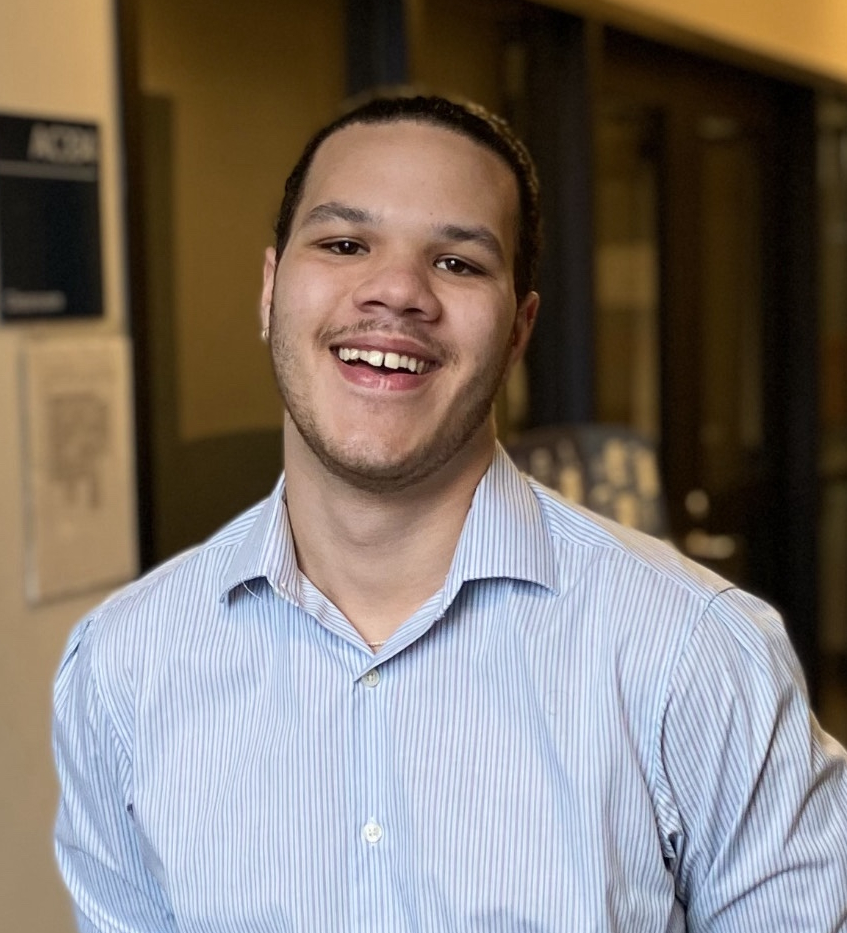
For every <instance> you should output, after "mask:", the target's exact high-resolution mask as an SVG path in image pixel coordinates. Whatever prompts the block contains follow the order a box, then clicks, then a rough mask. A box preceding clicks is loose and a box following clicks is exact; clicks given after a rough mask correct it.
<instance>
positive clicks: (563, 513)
mask: <svg viewBox="0 0 847 933" xmlns="http://www.w3.org/2000/svg"><path fill="white" fill-rule="evenodd" d="M526 481H527V483H528V484H529V487H530V489H531V490H532V492H533V494H534V496H535V499H536V501H537V503H538V505H539V509H540V513H541V515H542V520H543V522H544V525H545V528H546V531H547V534H548V539H549V542H550V546H551V548H552V550H553V552H554V553H555V555H556V557H557V560H558V563H559V568H560V572H561V573H562V574H563V575H565V576H568V575H569V569H570V568H572V567H574V566H575V565H576V566H578V567H580V568H581V569H582V572H583V573H584V574H585V575H586V576H587V577H589V578H592V579H594V580H598V579H600V578H602V581H603V582H605V583H607V584H609V585H611V584H613V587H612V588H613V590H614V592H616V593H626V594H627V598H629V599H635V600H636V604H638V601H640V600H644V599H646V600H649V601H650V602H651V603H652V604H653V608H654V610H656V609H658V608H660V606H662V605H667V604H670V605H674V606H679V607H682V606H688V607H690V608H691V610H693V611H696V610H697V609H699V611H701V612H702V611H704V610H705V608H706V606H707V605H708V604H709V603H711V602H712V601H713V600H714V599H715V598H716V597H718V596H719V595H720V594H722V593H724V592H726V591H728V590H731V589H733V584H732V583H730V582H729V581H728V580H726V579H724V578H723V577H721V576H719V575H718V574H716V573H714V572H712V571H711V570H709V569H708V568H706V567H703V566H702V565H700V564H697V563H695V562H694V561H692V560H690V559H689V558H687V557H686V556H685V555H684V554H682V553H681V552H680V551H679V549H678V548H677V547H676V546H675V545H674V544H673V543H672V542H670V541H667V540H663V539H660V538H657V537H653V536H651V535H648V534H645V533H644V532H641V531H638V530H636V529H634V528H627V527H624V526H623V525H620V524H618V523H617V522H615V521H613V520H611V519H608V518H604V517H602V516H600V515H597V514H596V513H594V512H592V511H590V510H589V509H587V508H584V507H583V506H580V505H576V504H574V503H572V502H569V501H567V500H565V499H563V498H562V497H561V496H559V495H558V494H557V493H555V492H553V491H552V490H550V489H548V488H547V487H545V486H542V485H541V484H540V483H538V482H536V481H535V480H533V479H530V478H527V480H526Z"/></svg>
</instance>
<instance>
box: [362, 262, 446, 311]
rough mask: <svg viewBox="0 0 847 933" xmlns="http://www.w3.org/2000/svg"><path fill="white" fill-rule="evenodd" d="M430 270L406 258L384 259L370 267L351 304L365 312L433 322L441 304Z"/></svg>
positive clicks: (420, 263) (425, 265)
mask: <svg viewBox="0 0 847 933" xmlns="http://www.w3.org/2000/svg"><path fill="white" fill-rule="evenodd" d="M430 272H431V270H430V268H429V266H428V264H427V263H425V262H424V261H422V260H419V259H416V258H413V257H408V256H384V257H382V258H381V259H380V260H379V261H378V262H377V263H375V264H373V265H370V266H369V268H368V270H367V272H366V275H365V277H364V278H363V279H362V281H361V282H359V284H358V285H357V286H356V288H355V290H354V292H353V302H354V304H355V305H356V307H357V308H358V309H359V310H360V311H362V312H365V313H370V314H373V313H375V312H379V311H386V310H387V311H390V312H392V313H393V314H403V315H406V314H411V315H416V316H418V317H419V318H421V319H422V320H427V321H434V320H437V318H438V317H440V315H441V302H440V300H439V298H438V296H437V295H436V294H435V292H434V291H433V288H432V283H431V281H430Z"/></svg>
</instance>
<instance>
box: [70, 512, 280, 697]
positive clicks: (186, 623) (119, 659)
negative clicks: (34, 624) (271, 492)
mask: <svg viewBox="0 0 847 933" xmlns="http://www.w3.org/2000/svg"><path fill="white" fill-rule="evenodd" d="M262 505H263V503H257V504H256V505H254V506H253V507H251V508H250V509H249V510H247V511H246V512H244V513H243V514H241V515H239V516H238V517H237V518H235V519H233V520H232V521H231V522H229V523H228V524H227V525H225V526H224V527H223V528H221V529H220V530H219V531H217V532H216V533H215V534H214V535H212V536H211V537H210V538H209V539H208V540H207V541H205V542H203V543H202V544H199V545H197V546H195V547H192V548H189V549H188V550H185V551H183V552H181V553H179V554H177V555H175V556H173V557H171V558H170V559H169V560H167V561H165V562H164V563H163V564H160V565H159V566H157V567H155V568H154V569H152V570H150V571H149V572H148V573H146V574H145V575H144V576H142V577H140V578H139V579H138V580H135V581H134V582H132V583H130V584H128V585H127V586H124V587H122V588H121V589H119V590H117V591H116V592H114V593H113V594H112V595H111V596H109V597H108V598H107V599H106V600H104V601H103V602H102V603H101V604H100V605H99V606H97V607H96V608H95V609H93V610H92V611H91V612H90V613H88V614H87V615H86V616H85V617H84V618H83V619H82V620H81V621H80V622H79V624H78V625H77V626H76V627H75V629H74V631H73V632H72V633H71V636H70V639H69V642H68V645H67V648H66V651H65V656H64V658H63V661H62V665H61V668H60V671H61V670H63V669H64V668H65V667H66V666H67V665H68V664H69V662H70V661H72V660H75V659H76V657H77V655H80V654H81V655H83V657H84V661H85V667H86V668H87V669H89V670H90V673H91V674H92V675H93V676H94V677H95V679H99V676H100V675H101V674H102V672H103V671H104V670H109V671H111V672H113V673H114V672H121V671H127V670H128V669H129V668H130V667H136V666H137V664H138V663H139V661H140V660H141V659H142V658H143V657H144V656H145V655H146V654H147V653H148V652H149V651H150V650H151V649H154V650H161V649H162V648H163V647H166V646H168V645H169V644H171V645H172V644H173V642H174V640H175V639H177V638H186V637H187V638H190V637H191V633H192V630H196V629H199V628H200V625H199V622H200V621H201V620H202V621H203V622H204V623H205V624H207V625H208V624H209V623H210V622H213V621H214V619H215V618H216V617H217V616H218V615H219V613H220V608H219V607H220V605H221V599H222V595H223V593H224V578H225V574H226V571H227V569H228V567H229V566H230V563H231V562H232V560H233V556H234V555H235V553H236V552H237V551H238V549H239V548H240V547H241V545H242V544H243V542H244V540H245V538H246V537H247V535H248V534H249V532H250V529H251V528H252V527H253V525H254V524H255V521H256V517H257V515H258V513H259V512H260V510H261V508H262Z"/></svg>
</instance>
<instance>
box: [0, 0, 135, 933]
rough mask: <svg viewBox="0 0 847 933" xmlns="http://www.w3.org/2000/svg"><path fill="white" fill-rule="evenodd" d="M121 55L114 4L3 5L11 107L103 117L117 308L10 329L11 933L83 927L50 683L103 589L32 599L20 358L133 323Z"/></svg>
mask: <svg viewBox="0 0 847 933" xmlns="http://www.w3.org/2000/svg"><path fill="white" fill-rule="evenodd" d="M114 56H115V45H114V23H113V21H112V5H111V3H110V2H108V0H3V2H2V3H0V111H2V112H4V113H17V114H22V115H46V116H50V117H58V118H65V119H68V120H80V121H86V122H88V121H91V122H97V123H99V125H100V130H101V134H102V135H101V143H102V150H101V159H102V161H101V191H102V201H101V211H102V217H101V224H102V240H103V250H104V256H103V260H104V269H103V274H104V286H105V290H104V304H105V308H106V317H105V319H104V320H103V321H98V322H92V323H89V322H80V323H78V324H76V325H73V326H71V325H63V324H42V325H40V326H38V325H21V324H18V325H16V326H14V327H9V326H6V327H0V544H1V545H2V560H0V749H2V753H0V826H1V827H2V831H0V930H3V931H7V930H8V931H10V933H11V931H33V933H69V931H71V930H72V929H73V928H74V927H73V921H72V917H71V910H70V906H69V902H68V900H67V898H66V896H65V893H64V889H63V888H62V886H61V883H60V881H59V879H58V875H57V873H56V870H55V868H54V862H53V852H52V826H53V819H54V814H55V808H56V793H57V788H56V782H55V779H54V777H53V765H52V757H51V753H50V709H51V707H50V701H51V697H50V691H51V684H52V680H53V675H54V671H55V668H56V665H57V663H58V660H59V657H60V654H61V651H62V648H63V647H64V644H65V641H66V639H67V636H68V633H69V631H70V628H71V625H72V624H73V622H75V621H76V619H77V618H79V617H80V616H81V615H82V614H83V613H84V612H85V611H86V610H87V609H88V608H89V607H90V606H91V605H92V604H93V603H95V602H97V601H99V599H101V598H102V595H103V594H102V593H91V594H89V595H87V596H85V597H82V598H77V599H73V600H66V601H60V602H56V603H53V604H51V605H49V606H44V607H41V608H33V607H31V606H29V605H27V603H26V600H25V598H24V592H23V576H24V567H23V551H24V525H23V521H24V517H23V503H22V485H23V469H22V468H23V463H22V459H23V458H22V453H21V450H20V438H21V434H22V431H23V429H24V427H25V425H24V423H23V418H22V413H21V409H20V404H21V396H20V387H19V379H18V363H19V358H20V354H21V351H22V350H23V348H24V347H25V345H26V344H27V343H28V341H30V340H33V339H39V338H43V337H49V336H57V335H64V336H68V335H80V336H87V335H91V334H96V333H104V332H106V333H114V332H118V331H121V330H122V329H123V328H124V325H125V304H124V280H123V268H122V259H121V255H122V250H123V218H122V217H121V211H120V198H119V181H118V178H119V163H118V144H117V121H116V82H115V58H114ZM118 531H119V533H121V534H124V533H125V534H131V535H132V537H133V538H134V537H135V531H134V529H119V530H118Z"/></svg>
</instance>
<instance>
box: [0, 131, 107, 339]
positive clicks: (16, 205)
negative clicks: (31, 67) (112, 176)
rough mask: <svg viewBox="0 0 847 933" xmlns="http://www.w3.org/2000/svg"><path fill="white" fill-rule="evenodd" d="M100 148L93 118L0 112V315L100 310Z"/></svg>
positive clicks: (19, 317) (15, 317)
mask: <svg viewBox="0 0 847 933" xmlns="http://www.w3.org/2000/svg"><path fill="white" fill-rule="evenodd" d="M99 151H100V147H99V134H98V128H97V126H96V125H95V124H91V123H66V122H63V121H56V120H46V119H37V118H32V117H18V116H7V115H1V114H0V318H2V321H3V322H10V321H31V320H38V319H42V320H43V319H54V318H59V319H68V318H91V317H100V316H102V314H103V294H102V279H101V255H100V192H99V168H100V154H99Z"/></svg>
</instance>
